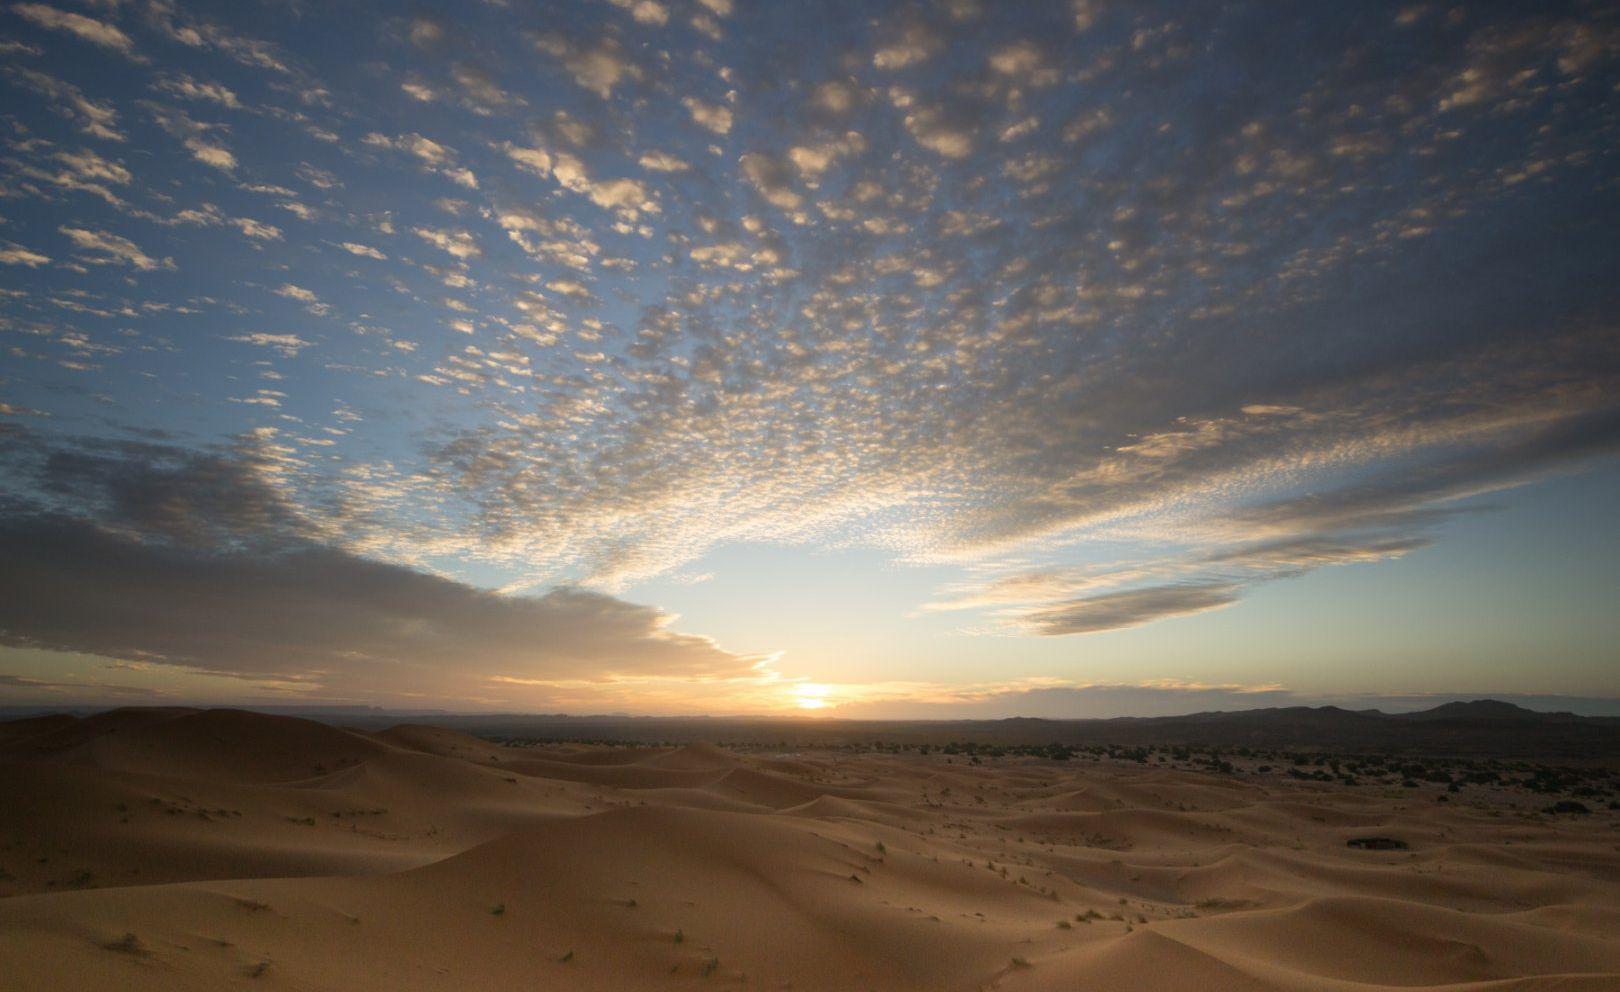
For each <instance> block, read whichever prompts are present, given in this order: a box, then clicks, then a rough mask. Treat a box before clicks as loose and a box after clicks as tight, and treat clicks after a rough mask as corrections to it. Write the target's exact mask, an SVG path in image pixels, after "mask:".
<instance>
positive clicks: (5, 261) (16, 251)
mask: <svg viewBox="0 0 1620 992" xmlns="http://www.w3.org/2000/svg"><path fill="white" fill-rule="evenodd" d="M50 261H51V257H50V256H49V255H41V254H40V253H39V252H37V251H31V250H30V249H27V248H24V247H23V246H22V245H13V244H8V245H5V246H4V247H0V265H21V266H25V267H27V268H30V269H37V268H39V267H40V266H41V265H49V264H50Z"/></svg>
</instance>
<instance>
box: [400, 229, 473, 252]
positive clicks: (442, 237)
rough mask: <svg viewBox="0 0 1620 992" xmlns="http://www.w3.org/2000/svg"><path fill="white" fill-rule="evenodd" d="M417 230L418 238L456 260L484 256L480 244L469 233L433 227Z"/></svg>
mask: <svg viewBox="0 0 1620 992" xmlns="http://www.w3.org/2000/svg"><path fill="white" fill-rule="evenodd" d="M415 230H416V236H417V237H419V238H421V239H422V240H423V241H426V242H427V243H428V244H430V245H432V246H433V247H435V248H437V249H439V250H440V251H442V252H446V253H448V254H450V255H453V256H455V257H456V258H477V257H478V256H479V255H481V254H483V252H482V250H481V249H479V247H478V242H477V241H476V240H474V239H473V236H472V235H471V234H470V233H468V232H467V231H449V230H440V229H438V228H432V227H418V228H416V229H415Z"/></svg>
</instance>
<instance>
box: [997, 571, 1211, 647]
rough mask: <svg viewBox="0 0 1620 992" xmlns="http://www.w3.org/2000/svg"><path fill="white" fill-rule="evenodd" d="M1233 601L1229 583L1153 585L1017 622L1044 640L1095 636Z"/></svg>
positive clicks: (1078, 601)
mask: <svg viewBox="0 0 1620 992" xmlns="http://www.w3.org/2000/svg"><path fill="white" fill-rule="evenodd" d="M1237 601H1238V588H1237V586H1235V585H1232V584H1229V583H1208V584H1187V585H1172V586H1154V587H1150V588H1146V589H1132V590H1129V591H1127V592H1115V593H1107V594H1105V595H1101V596H1091V597H1088V598H1084V599H1073V600H1069V601H1068V602H1065V603H1058V604H1056V605H1054V606H1043V607H1040V608H1038V609H1033V610H1029V611H1028V612H1025V613H1021V614H1020V615H1019V617H1018V622H1019V623H1020V624H1021V625H1023V626H1024V627H1025V628H1026V629H1027V630H1029V631H1030V632H1031V633H1034V634H1039V635H1041V636H1044V637H1052V636H1057V635H1062V634H1096V633H1101V632H1103V631H1109V630H1120V629H1122V628H1125V627H1139V626H1141V625H1142V624H1145V623H1152V622H1153V621H1155V620H1164V619H1166V618H1169V617H1183V616H1189V615H1191V614H1194V613H1205V612H1208V611H1209V610H1218V609H1220V608H1221V607H1223V606H1230V605H1232V604H1233V603H1235V602H1237Z"/></svg>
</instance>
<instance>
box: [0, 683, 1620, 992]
mask: <svg viewBox="0 0 1620 992" xmlns="http://www.w3.org/2000/svg"><path fill="white" fill-rule="evenodd" d="M26 724H27V725H26V726H20V725H16V724H13V725H0V788H3V789H4V790H5V795H6V796H7V800H8V801H7V802H5V803H4V804H0V872H3V873H4V874H0V885H4V886H5V889H4V890H0V891H4V892H5V893H7V894H8V896H9V897H8V898H3V899H0V989H6V990H9V989H19V990H21V989H39V988H64V989H79V988H84V989H101V988H105V989H125V988H131V989H218V988H229V987H235V986H239V985H252V986H254V987H264V988H288V989H332V990H338V989H342V990H345V992H352V990H363V989H388V990H393V989H452V988H454V989H458V990H465V989H470V988H477V989H533V988H568V989H576V988H577V989H640V988H682V987H704V988H709V987H731V988H765V989H789V988H791V989H881V990H889V989H896V990H905V989H918V990H921V989H930V990H934V989H989V988H1003V989H1075V988H1110V989H1112V988H1153V989H1188V990H1198V992H1211V990H1219V989H1289V990H1295V989H1297V990H1306V989H1342V990H1352V989H1354V990H1362V992H1365V990H1369V989H1395V988H1445V989H1448V990H1468V989H1478V990H1485V989H1493V990H1495V989H1548V990H1550V989H1582V990H1585V989H1620V831H1617V822H1616V817H1615V815H1614V814H1613V813H1609V812H1602V813H1598V814H1596V815H1593V816H1590V817H1584V818H1579V819H1575V818H1548V817H1541V816H1527V815H1524V814H1522V813H1516V812H1513V811H1511V810H1507V811H1504V810H1499V809H1486V808H1480V809H1472V808H1464V807H1455V806H1440V805H1436V804H1434V803H1432V802H1418V801H1414V799H1413V798H1412V797H1411V796H1410V795H1401V794H1394V793H1390V794H1386V793H1382V792H1378V791H1373V790H1358V791H1352V790H1347V789H1342V788H1340V787H1336V786H1326V785H1317V784H1314V783H1311V784H1303V783H1294V782H1287V781H1278V780H1266V781H1263V782H1262V781H1255V780H1246V779H1236V778H1231V777H1224V778H1223V777H1215V776H1206V775H1201V774H1196V773H1189V772H1180V771H1168V770H1163V769H1142V768H1138V767H1115V766H1111V765H1108V764H1106V763H1092V762H1085V763H1080V762H1073V763H1063V764H1060V763H1052V762H1047V761H1040V760H1033V759H1023V760H1005V761H990V762H987V763H985V764H983V765H978V766H970V765H965V764H961V763H959V762H956V761H948V760H947V759H946V758H944V757H943V756H941V755H937V754H936V755H930V756H926V757H924V756H919V755H904V756H895V755H858V754H850V753H831V752H829V753H808V754H800V755H791V756H777V755H767V754H743V753H737V752H732V751H728V750H723V749H720V748H715V747H711V746H707V745H691V746H686V747H680V748H634V749H614V748H596V747H585V746H574V747H561V746H559V747H541V748H505V747H500V746H497V745H494V744H490V743H488V742H483V741H478V740H474V739H471V738H467V737H464V736H461V735H458V734H454V733H451V732H448V731H444V730H439V729H436V728H431V727H399V728H394V729H392V730H389V731H384V732H382V733H379V734H375V735H367V734H360V733H351V732H348V731H343V730H338V729H335V728H330V727H324V726H321V725H318V724H312V723H308V722H306V721H300V720H289V719H286V718H271V717H262V716H256V715H253V714H244V713H231V712H224V711H218V712H196V711H183V710H168V711H127V712H122V713H115V714H107V715H104V716H102V717H96V718H92V719H89V720H80V721H75V720H62V719H47V720H36V721H26ZM1362 833H1383V834H1390V835H1394V836H1399V837H1401V838H1402V839H1405V840H1406V841H1408V843H1410V844H1411V849H1410V850H1407V851H1390V852H1378V851H1357V850H1352V849H1349V848H1347V847H1346V846H1345V840H1346V839H1347V838H1349V837H1351V836H1357V835H1359V834H1362ZM41 859H43V860H41ZM157 883H170V884H157Z"/></svg>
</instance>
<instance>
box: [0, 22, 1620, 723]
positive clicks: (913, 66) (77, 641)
mask: <svg viewBox="0 0 1620 992" xmlns="http://www.w3.org/2000/svg"><path fill="white" fill-rule="evenodd" d="M1617 123H1620V11H1617V9H1616V7H1615V6H1614V5H1612V4H1609V3H1544V4H1514V3H1501V4H1498V3H1476V4H1465V5H1454V6H1448V5H1442V4H1421V3H1419V4H1382V3H1375V2H1367V3H1355V4H1300V5H1285V6H1281V7H1279V6H1278V5H1275V4H1269V3H1227V4H1219V3H1209V4H1195V5H1188V4H1180V3H1164V4H1156V3H1111V2H1107V0H1063V2H1056V0H1054V2H1027V3H1023V2H1021V3H1011V4H1005V3H991V2H980V0H933V2H916V3H873V2H849V3H844V2H832V0H827V2H810V3H792V4H788V3H768V2H762V0H578V2H531V3H522V2H518V0H463V2H459V3H432V2H419V3H414V4H409V5H406V4H392V3H366V2H358V0H357V2H353V3H343V4H324V3H307V2H298V0H240V2H232V3H199V2H184V3H182V2H171V0H81V2H75V0H51V2H49V3H46V2H8V3H4V4H0V143H3V148H0V704H16V705H25V704H29V705H32V704H39V705H59V704H67V703H79V704H96V705H108V704H113V703H119V704H153V703H207V704H227V703H228V704H255V705H271V704H274V705H299V704H308V705H315V704H341V705H376V706H385V707H395V708H440V709H448V710H458V711H485V710H501V711H508V712H512V711H523V712H574V713H601V712H629V713H646V714H687V713H689V714H702V713H710V714H738V713H781V714H795V715H802V716H861V717H908V718H909V717H946V716H986V717H1002V716H1009V715H1033V716H1047V717H1063V716H1112V715H1155V714H1162V713H1177V712H1189V711H1195V710H1205V709H1237V708H1249V707H1254V706H1273V705H1293V704H1300V703H1308V704H1315V703H1323V702H1333V703H1338V704H1343V705H1356V706H1362V705H1379V706H1383V707H1384V708H1386V709H1403V708H1405V709H1409V708H1414V707H1419V706H1424V705H1429V704H1432V703H1433V702H1436V701H1441V700H1444V699H1450V698H1471V697H1475V696H1484V695H1491V696H1496V697H1498V698H1511V699H1514V700H1517V701H1521V702H1525V703H1526V704H1527V705H1536V706H1539V707H1540V708H1555V709H1563V708H1575V709H1578V710H1580V711H1582V712H1612V713H1620V701H1617V697H1620V647H1617V645H1620V619H1617V615H1620V611H1617V610H1616V603H1617V602H1620V596H1617V592H1620V509H1617V507H1620V501H1617V500H1616V499H1615V497H1614V494H1615V492H1616V489H1617V488H1620V459H1617V458H1616V454H1617V451H1620V388H1617V387H1620V328H1617V326H1616V325H1617V321H1620V235H1617V233H1616V230H1615V220H1616V218H1620V165H1617V152H1616V149H1617V148H1620V129H1617Z"/></svg>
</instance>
